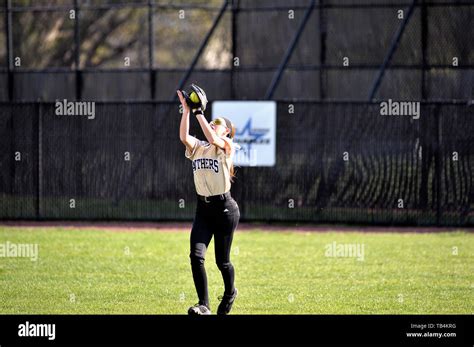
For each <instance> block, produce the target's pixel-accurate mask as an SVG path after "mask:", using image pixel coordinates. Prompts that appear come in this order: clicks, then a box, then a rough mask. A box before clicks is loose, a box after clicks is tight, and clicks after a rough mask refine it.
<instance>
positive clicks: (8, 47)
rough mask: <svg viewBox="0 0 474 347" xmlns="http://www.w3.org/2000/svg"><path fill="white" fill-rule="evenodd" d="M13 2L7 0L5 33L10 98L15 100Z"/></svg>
mask: <svg viewBox="0 0 474 347" xmlns="http://www.w3.org/2000/svg"><path fill="white" fill-rule="evenodd" d="M11 7H12V3H11V0H6V1H5V33H6V40H5V44H6V51H7V60H8V100H9V101H12V100H13V83H14V80H13V35H12V10H11Z"/></svg>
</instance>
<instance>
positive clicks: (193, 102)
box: [181, 84, 207, 113]
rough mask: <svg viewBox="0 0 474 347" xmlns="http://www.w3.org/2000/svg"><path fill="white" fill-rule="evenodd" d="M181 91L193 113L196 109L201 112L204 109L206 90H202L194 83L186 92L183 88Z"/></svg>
mask: <svg viewBox="0 0 474 347" xmlns="http://www.w3.org/2000/svg"><path fill="white" fill-rule="evenodd" d="M181 92H182V93H183V96H184V98H185V99H186V103H187V104H188V106H189V108H190V109H191V110H192V111H193V113H194V111H195V110H197V109H201V111H202V112H204V111H205V110H206V105H207V96H206V92H204V90H203V89H202V88H201V87H199V86H197V85H195V84H191V90H190V91H189V92H186V91H184V90H182V91H181Z"/></svg>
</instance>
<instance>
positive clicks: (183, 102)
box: [176, 90, 189, 113]
mask: <svg viewBox="0 0 474 347" xmlns="http://www.w3.org/2000/svg"><path fill="white" fill-rule="evenodd" d="M176 94H178V98H179V101H180V102H181V105H183V112H186V113H187V112H189V106H188V104H187V103H186V99H185V98H184V96H183V93H181V91H180V90H177V91H176Z"/></svg>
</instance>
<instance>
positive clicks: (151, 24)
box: [148, 0, 156, 100]
mask: <svg viewBox="0 0 474 347" xmlns="http://www.w3.org/2000/svg"><path fill="white" fill-rule="evenodd" d="M153 5H154V1H153V0H148V68H149V70H150V98H151V99H152V100H154V99H155V94H156V90H155V89H156V88H155V82H156V74H155V70H154V69H153V66H154V63H155V19H154V16H153V11H154V6H153Z"/></svg>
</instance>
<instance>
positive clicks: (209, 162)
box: [193, 158, 219, 173]
mask: <svg viewBox="0 0 474 347" xmlns="http://www.w3.org/2000/svg"><path fill="white" fill-rule="evenodd" d="M196 170H214V172H215V173H219V161H218V160H217V159H211V158H198V159H194V160H193V172H194V171H196Z"/></svg>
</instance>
